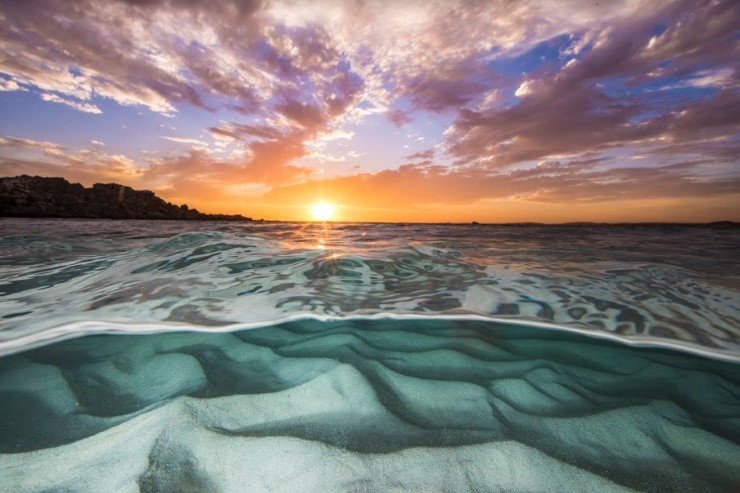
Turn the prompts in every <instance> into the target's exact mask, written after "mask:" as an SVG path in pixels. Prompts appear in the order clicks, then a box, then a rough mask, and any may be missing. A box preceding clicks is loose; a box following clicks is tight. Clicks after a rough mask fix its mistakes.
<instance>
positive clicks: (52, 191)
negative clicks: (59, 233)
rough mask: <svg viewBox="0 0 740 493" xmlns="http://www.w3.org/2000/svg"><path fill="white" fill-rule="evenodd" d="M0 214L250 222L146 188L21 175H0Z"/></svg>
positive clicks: (31, 216) (35, 216) (43, 216)
mask: <svg viewBox="0 0 740 493" xmlns="http://www.w3.org/2000/svg"><path fill="white" fill-rule="evenodd" d="M0 216H3V217H27V218H66V219H162V220H190V221H251V220H252V219H251V218H249V217H245V216H242V215H240V214H206V213H203V212H200V211H198V210H197V209H191V208H189V207H188V206H187V205H186V204H182V205H180V206H177V205H175V204H171V203H169V202H166V201H165V200H163V199H161V198H160V197H157V196H156V195H155V193H154V192H152V191H150V190H134V189H133V188H131V187H127V186H124V185H119V184H117V183H96V184H94V185H93V186H92V187H90V188H85V187H84V186H82V185H81V184H79V183H70V182H68V181H67V180H65V179H64V178H47V177H41V176H29V175H21V176H15V177H6V178H0Z"/></svg>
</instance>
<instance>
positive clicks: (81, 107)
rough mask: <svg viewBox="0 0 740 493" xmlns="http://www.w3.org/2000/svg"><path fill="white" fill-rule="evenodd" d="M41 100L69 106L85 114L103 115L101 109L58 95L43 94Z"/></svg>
mask: <svg viewBox="0 0 740 493" xmlns="http://www.w3.org/2000/svg"><path fill="white" fill-rule="evenodd" d="M41 99H43V100H44V101H51V102H52V103H59V104H64V105H67V106H69V107H70V108H73V109H76V110H77V111H82V112H83V113H92V114H94V115H99V114H101V113H102V111H101V110H100V108H98V107H97V106H95V105H94V104H91V103H84V102H81V101H73V100H71V99H66V98H63V97H61V96H59V95H57V94H52V93H49V92H44V93H41Z"/></svg>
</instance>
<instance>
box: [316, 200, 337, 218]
mask: <svg viewBox="0 0 740 493" xmlns="http://www.w3.org/2000/svg"><path fill="white" fill-rule="evenodd" d="M311 215H312V216H313V218H314V219H315V220H317V221H329V220H330V219H331V218H332V217H334V206H333V205H331V204H327V203H326V202H319V203H316V204H314V205H313V207H311Z"/></svg>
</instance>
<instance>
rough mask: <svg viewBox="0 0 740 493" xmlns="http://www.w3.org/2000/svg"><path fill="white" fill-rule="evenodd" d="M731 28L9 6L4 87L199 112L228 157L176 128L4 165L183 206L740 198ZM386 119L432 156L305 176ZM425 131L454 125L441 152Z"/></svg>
mask: <svg viewBox="0 0 740 493" xmlns="http://www.w3.org/2000/svg"><path fill="white" fill-rule="evenodd" d="M738 23H740V4H738V3H737V2H734V1H732V0H713V1H709V0H708V1H699V2H696V1H693V0H661V1H647V0H644V1H643V0H628V1H623V2H593V1H591V0H574V1H571V2H555V1H537V2H528V1H522V2H509V1H500V2H462V1H461V2H445V1H421V0H409V1H406V2H397V1H392V0H377V1H356V2H340V1H332V0H324V1H323V2H319V3H318V4H317V3H315V2H312V3H310V4H307V3H305V2H299V1H297V0H295V1H291V0H275V1H257V0H255V1H224V2H218V3H214V2H207V1H205V0H203V1H200V0H189V1H184V2H178V1H174V0H162V1H155V0H149V1H122V0H121V1H115V2H114V1H111V2H104V1H95V0H74V1H71V2H58V1H54V0H33V1H28V2H17V1H7V2H2V4H0V53H1V55H0V90H3V91H19V90H28V91H30V92H31V93H32V94H38V96H39V97H40V98H41V99H43V100H45V101H49V102H54V103H58V104H64V105H67V106H69V107H71V108H74V109H76V110H78V111H83V112H88V113H96V114H97V113H101V110H100V107H104V108H106V109H107V108H108V106H107V104H106V105H105V106H104V105H103V101H107V102H108V103H110V102H114V103H117V104H119V105H123V106H136V107H139V108H140V109H146V110H149V111H151V112H154V113H158V114H162V115H167V116H175V117H177V115H178V112H182V113H183V114H185V115H187V118H188V119H190V115H191V114H194V115H204V114H208V115H207V117H203V118H202V121H204V122H205V121H207V122H209V123H208V124H204V127H205V128H203V129H202V130H203V131H206V130H207V131H208V132H209V133H210V137H211V138H212V139H213V142H214V143H215V144H214V147H213V149H212V151H213V152H212V153H211V154H209V153H208V152H205V150H204V149H202V148H205V147H207V146H208V144H207V143H206V142H205V141H203V140H201V139H195V138H188V137H177V136H163V137H162V138H164V139H167V140H170V141H173V142H178V143H182V144H189V145H192V146H197V147H201V148H190V149H187V150H185V149H180V150H178V151H176V152H175V153H174V154H171V155H166V156H162V155H158V156H157V157H155V158H153V160H152V161H150V162H144V163H139V162H137V163H134V160H132V159H130V158H125V157H122V156H117V157H116V156H111V155H107V154H103V153H101V152H95V151H94V149H93V150H81V149H77V148H71V147H67V146H62V145H59V144H53V143H49V142H41V141H27V140H26V141H24V140H23V139H13V138H4V139H3V140H2V142H0V144H1V145H0V147H2V154H0V156H1V157H0V158H1V159H3V161H2V163H3V164H2V165H3V166H4V169H7V170H23V169H24V167H27V169H28V170H34V169H35V170H40V171H43V172H49V173H50V172H57V173H59V174H66V175H67V176H70V177H71V176H79V177H84V178H85V179H91V177H92V176H95V175H97V176H100V177H102V178H105V179H112V177H117V178H120V179H121V180H128V182H134V183H142V184H145V185H147V184H150V183H151V184H152V186H155V187H160V189H162V190H170V191H171V192H168V193H177V194H179V195H181V196H182V197H183V199H186V198H187V194H195V195H197V194H203V195H204V196H207V197H211V198H212V199H213V200H216V199H217V198H218V197H222V198H223V197H224V194H228V192H226V191H225V190H226V189H227V187H226V186H227V185H228V186H230V187H231V188H229V189H233V190H237V189H239V190H249V191H250V193H257V192H259V193H266V199H265V200H275V201H290V200H289V196H290V193H297V194H300V193H304V192H306V193H307V191H308V190H315V189H316V187H324V186H325V187H329V188H332V189H335V188H336V189H337V190H341V191H342V192H341V193H342V194H346V198H347V201H348V203H360V202H362V203H370V202H373V201H374V202H375V203H377V202H378V201H379V200H395V201H397V202H398V203H399V204H406V205H408V206H420V205H423V204H432V203H440V202H450V203H455V204H463V203H468V204H469V203H474V202H475V201H476V200H483V199H485V198H496V197H509V198H513V199H512V200H519V201H525V202H526V201H543V202H557V203H565V202H566V201H568V200H571V201H581V202H584V201H585V202H588V201H598V200H607V199H613V198H615V197H621V198H625V199H626V198H630V197H632V198H635V197H641V196H650V197H658V196H660V197H678V196H681V194H683V195H684V196H697V197H705V196H707V195H709V194H712V193H714V194H725V193H729V192H728V191H729V190H730V189H731V188H732V187H736V186H737V173H734V172H733V168H734V169H736V168H737V155H738V137H737V135H738V127H739V125H740V113H738V111H737V110H736V108H738V107H740V92H739V89H738V72H737V70H736V64H737V62H736V60H737V59H738V44H737V37H736V34H737V25H738ZM542 53H545V54H544V55H543V54H542ZM28 96H29V94H25V95H24V97H28ZM186 108H187V109H188V112H185V111H183V110H184V109H186ZM193 110H194V111H193ZM190 111H193V112H192V113H190ZM106 113H108V111H106ZM379 114H382V115H384V117H385V118H387V120H389V121H390V122H391V123H393V124H395V125H397V126H402V125H411V126H414V128H413V129H410V130H409V133H411V132H414V133H417V134H418V136H417V137H416V138H417V139H425V140H424V143H425V145H427V143H428V146H429V147H430V148H429V149H427V150H424V151H420V152H416V153H413V154H411V155H409V156H406V159H407V160H408V161H409V162H408V163H406V164H404V165H402V166H400V167H399V168H398V169H396V170H386V171H383V172H380V173H362V172H361V169H360V172H359V173H358V174H356V175H354V176H349V177H343V178H338V179H336V180H333V181H321V180H317V179H316V175H315V173H314V172H313V171H311V170H310V169H308V168H305V167H302V166H300V165H298V164H296V163H300V162H302V161H300V159H301V158H304V157H306V156H313V157H315V158H322V159H325V160H328V161H337V162H340V161H342V160H345V159H347V158H354V157H357V155H359V154H354V155H353V154H352V153H351V152H349V153H348V152H346V149H342V147H341V145H342V144H345V143H346V142H344V141H346V140H353V143H355V142H357V141H358V140H363V139H364V137H365V134H364V132H369V133H370V134H372V133H373V131H374V128H376V127H373V126H372V125H375V120H377V119H378V118H379V117H378V116H377V115H379ZM214 115H217V118H220V119H222V121H220V122H219V123H217V124H213V123H211V122H213V121H215V120H216V118H214ZM105 117H109V115H107V114H106V115H105ZM368 117H370V118H368ZM365 118H368V119H371V120H372V121H373V124H372V125H368V126H365V127H363V126H362V124H363V122H364V119H365ZM189 121H190V120H189ZM425 121H427V122H428V123H430V122H432V121H434V122H436V123H440V122H443V123H440V124H439V126H440V127H441V126H446V127H447V128H446V130H445V131H444V133H441V135H439V136H438V138H437V140H436V141H434V139H433V135H432V132H430V131H427V130H419V125H421V124H423V123H424V122H425ZM178 128H183V127H178ZM428 128H434V127H428ZM361 133H362V139H360V138H354V136H355V135H356V134H357V135H358V137H359V136H360V134H361ZM422 134H423V136H424V137H422V136H421V135H422ZM371 137H372V135H371ZM87 138H89V136H88V137H87ZM381 138H384V137H377V139H381ZM106 140H108V139H106ZM368 140H372V139H368ZM383 144H384V143H383V142H380V144H379V145H380V146H382V145H383ZM362 145H364V142H363V143H362ZM371 145H378V142H375V141H374V142H373V144H371ZM98 147H99V146H98ZM405 147H409V146H408V144H406V145H405ZM363 150H365V149H364V148H363ZM98 151H99V149H98ZM409 152H410V151H409ZM33 153H37V154H40V155H43V157H44V159H45V161H42V162H38V163H36V162H34V160H33V159H31V156H29V154H33ZM368 154H370V157H369V158H368V157H366V158H365V159H370V158H373V159H378V157H377V155H381V156H382V154H381V153H377V155H374V154H375V153H373V152H369V153H368ZM629 155H640V156H644V157H645V159H639V160H633V159H628V158H625V157H624V156H629ZM214 156H218V157H214ZM85 160H89V161H85ZM106 162H107V163H110V166H111V169H110V170H107V169H105V168H104V167H103V166H104V163H106ZM303 162H305V161H303ZM625 163H630V164H625ZM371 164H372V165H373V169H378V168H379V167H388V166H390V165H389V164H388V163H385V162H374V163H371ZM648 183H649V184H650V185H648ZM237 184H238V185H240V186H241V188H238V187H237V188H234V187H236V185H237ZM147 186H148V185H147ZM651 187H652V188H651ZM271 189H272V191H269V190H271ZM363 191H364V192H363ZM361 192H362V193H370V194H371V196H370V197H367V198H366V197H364V196H360V195H362V193H361Z"/></svg>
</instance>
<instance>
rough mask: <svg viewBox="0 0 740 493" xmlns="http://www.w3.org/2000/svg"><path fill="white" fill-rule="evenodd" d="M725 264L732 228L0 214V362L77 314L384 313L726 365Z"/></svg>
mask: <svg viewBox="0 0 740 493" xmlns="http://www.w3.org/2000/svg"><path fill="white" fill-rule="evenodd" d="M738 259H740V229H733V230H712V229H701V228H680V227H660V228H655V227H653V228H651V227H622V228H616V227H584V226H579V227H534V226H532V227H516V226H470V225H393V224H376V225H372V224H332V225H330V226H329V227H328V228H324V227H321V226H320V225H309V224H301V223H201V222H167V221H89V220H27V219H26V220H24V219H4V220H0V279H1V280H0V313H2V318H0V354H2V353H8V352H13V351H16V350H18V349H19V348H20V349H22V348H23V347H26V346H28V345H31V344H32V343H33V342H34V340H37V339H38V340H46V338H49V337H55V335H54V334H55V333H54V332H45V331H48V329H52V328H56V327H59V326H60V325H64V324H74V323H75V322H80V321H88V322H90V321H102V322H122V323H133V324H135V325H136V324H141V323H144V322H150V323H160V322H161V324H158V326H160V325H161V326H164V325H167V326H170V327H174V328H177V327H178V326H179V327H182V326H187V327H192V326H200V327H224V326H229V325H241V326H254V325H258V324H267V325H269V324H271V323H274V322H275V321H276V320H281V319H284V318H286V317H293V318H294V317H300V316H303V315H316V316H324V317H346V316H349V315H371V314H383V313H385V314H393V315H403V314H416V315H426V316H433V315H434V316H436V315H456V316H459V315H466V314H477V315H483V316H486V317H494V318H496V319H515V320H526V321H538V322H545V323H550V324H554V325H558V326H567V327H571V328H576V329H580V330H588V331H593V332H597V333H607V334H614V335H618V336H622V337H625V338H631V339H637V340H643V341H648V340H657V341H658V342H662V343H670V344H680V345H684V346H686V347H693V348H699V349H703V350H706V351H711V352H713V353H717V354H724V355H729V356H730V357H734V356H736V355H738V354H740V346H739V343H738V336H739V334H740V295H739V293H740V261H738ZM101 328H102V327H94V326H91V325H90V324H87V325H84V326H82V325H73V326H72V328H71V329H70V331H71V333H73V334H74V333H77V332H78V331H79V330H91V331H95V330H99V329H101ZM133 330H136V327H133ZM68 332H69V331H67V332H65V333H68ZM19 338H20V339H19Z"/></svg>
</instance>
